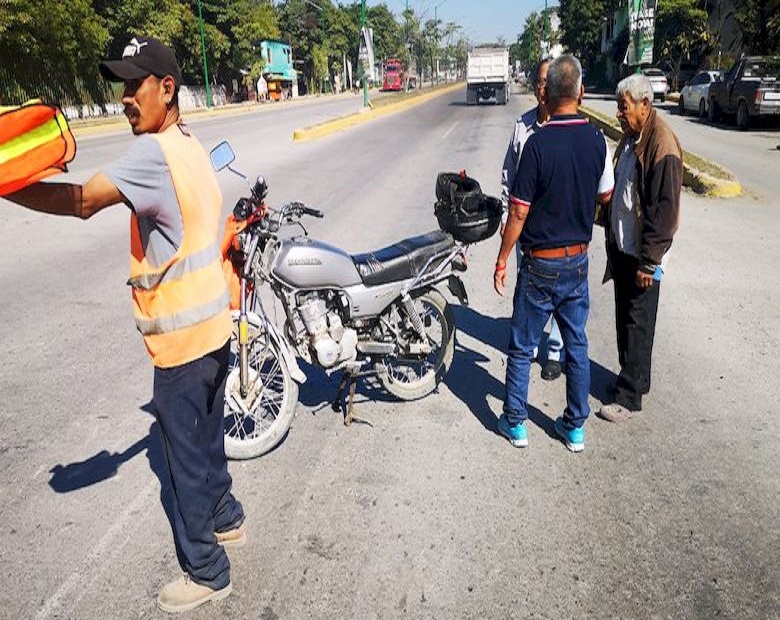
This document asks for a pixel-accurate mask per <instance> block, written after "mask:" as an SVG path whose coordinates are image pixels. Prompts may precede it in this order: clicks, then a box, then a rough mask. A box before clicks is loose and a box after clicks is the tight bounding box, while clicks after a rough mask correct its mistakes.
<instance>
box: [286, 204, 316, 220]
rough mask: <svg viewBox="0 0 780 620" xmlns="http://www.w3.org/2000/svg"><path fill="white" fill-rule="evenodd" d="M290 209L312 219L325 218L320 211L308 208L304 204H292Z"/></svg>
mask: <svg viewBox="0 0 780 620" xmlns="http://www.w3.org/2000/svg"><path fill="white" fill-rule="evenodd" d="M288 206H289V207H290V209H292V210H294V211H297V212H298V213H299V214H300V215H311V216H312V217H319V218H322V217H325V216H324V214H323V213H322V211H320V210H319V209H312V208H311V207H307V206H306V205H305V204H303V203H302V202H291V203H290V204H289V205H288Z"/></svg>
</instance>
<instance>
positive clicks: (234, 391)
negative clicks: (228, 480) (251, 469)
mask: <svg viewBox="0 0 780 620" xmlns="http://www.w3.org/2000/svg"><path fill="white" fill-rule="evenodd" d="M248 340H249V356H248V359H249V373H248V374H249V381H248V384H249V385H248V386H247V391H246V393H245V394H243V395H242V394H241V369H240V367H239V355H238V316H237V315H236V316H234V320H233V335H232V337H231V339H230V366H229V371H228V377H227V381H226V383H225V454H226V455H227V457H228V458H229V459H251V458H255V457H257V456H261V455H263V454H265V453H266V452H268V451H270V450H272V449H273V448H275V447H276V446H277V445H278V444H279V442H281V441H282V439H284V436H285V435H286V434H287V431H288V430H289V429H290V425H291V424H292V421H293V418H294V417H295V407H296V405H297V404H298V384H297V383H295V381H294V380H293V378H292V375H291V374H290V370H289V368H288V367H287V362H286V361H285V359H284V356H283V355H282V354H281V352H280V351H279V348H278V346H277V345H276V344H275V343H274V341H273V340H272V339H271V338H270V337H269V336H268V334H267V332H266V330H265V328H264V327H263V326H262V324H261V323H260V322H259V321H258V320H257V319H256V318H254V317H252V316H251V315H250V318H249V337H248Z"/></svg>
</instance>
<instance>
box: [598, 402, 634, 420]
mask: <svg viewBox="0 0 780 620" xmlns="http://www.w3.org/2000/svg"><path fill="white" fill-rule="evenodd" d="M637 413H638V412H635V411H630V410H628V409H626V408H625V407H624V406H623V405H618V404H617V403H612V404H610V405H603V406H602V407H601V409H599V410H598V412H597V413H596V415H597V416H599V417H600V418H602V419H604V420H607V421H608V422H616V423H619V422H625V421H626V420H630V419H631V418H633V417H635V416H636V415H637Z"/></svg>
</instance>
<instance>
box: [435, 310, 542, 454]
mask: <svg viewBox="0 0 780 620" xmlns="http://www.w3.org/2000/svg"><path fill="white" fill-rule="evenodd" d="M452 310H453V314H454V315H455V325H456V327H457V329H458V330H459V331H460V332H462V333H464V334H468V335H469V336H471V337H472V338H475V339H477V340H479V341H481V342H482V343H484V344H486V345H488V346H490V347H492V348H493V349H495V350H496V352H497V353H496V355H502V356H503V351H505V350H506V345H507V340H508V338H509V318H508V317H499V318H494V317H490V316H485V315H484V314H480V313H479V312H476V311H475V310H473V309H471V308H468V307H465V306H453V308H452ZM488 361H490V360H489V359H488V358H487V357H485V356H484V355H483V354H481V353H478V352H477V351H474V350H472V349H469V348H467V347H464V346H463V345H461V344H459V343H458V344H457V346H456V349H455V357H454V358H453V361H452V368H451V369H450V371H449V372H448V373H447V376H446V377H445V379H444V382H445V384H446V385H447V387H448V388H449V389H450V391H451V392H452V393H453V394H454V395H455V396H457V397H458V398H459V399H460V400H461V401H462V402H463V403H464V404H465V405H466V406H467V407H468V409H469V411H470V412H471V413H472V415H473V416H474V417H475V418H477V420H479V422H480V423H481V424H482V426H484V427H485V429H486V430H489V431H490V432H492V433H495V434H497V435H498V434H499V433H498V426H497V425H498V416H499V415H500V414H501V412H500V411H493V410H492V409H491V407H490V405H489V403H488V396H492V397H494V398H495V399H497V400H499V401H500V402H503V401H504V396H505V394H504V383H503V382H502V381H500V380H498V379H496V378H495V377H494V376H493V375H491V374H490V372H489V371H488V370H487V369H486V368H485V367H484V366H483V365H482V364H481V363H483V362H488ZM528 419H529V420H530V421H531V422H532V423H533V424H535V425H536V426H538V427H539V428H541V429H542V430H543V431H544V432H545V433H546V434H547V435H548V436H549V437H551V438H554V439H555V438H557V435H556V434H555V429H554V424H555V422H554V419H553V418H550V417H549V416H547V415H546V414H544V413H543V412H542V411H540V410H539V409H537V408H536V407H534V406H533V405H531V404H529V405H528Z"/></svg>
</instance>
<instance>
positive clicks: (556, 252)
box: [526, 243, 588, 258]
mask: <svg viewBox="0 0 780 620" xmlns="http://www.w3.org/2000/svg"><path fill="white" fill-rule="evenodd" d="M587 251H588V244H587V243H577V244H576V245H567V246H564V247H562V248H539V249H529V250H526V254H528V255H529V256H532V257H533V258H566V257H567V256H577V254H582V253H583V252H587Z"/></svg>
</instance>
